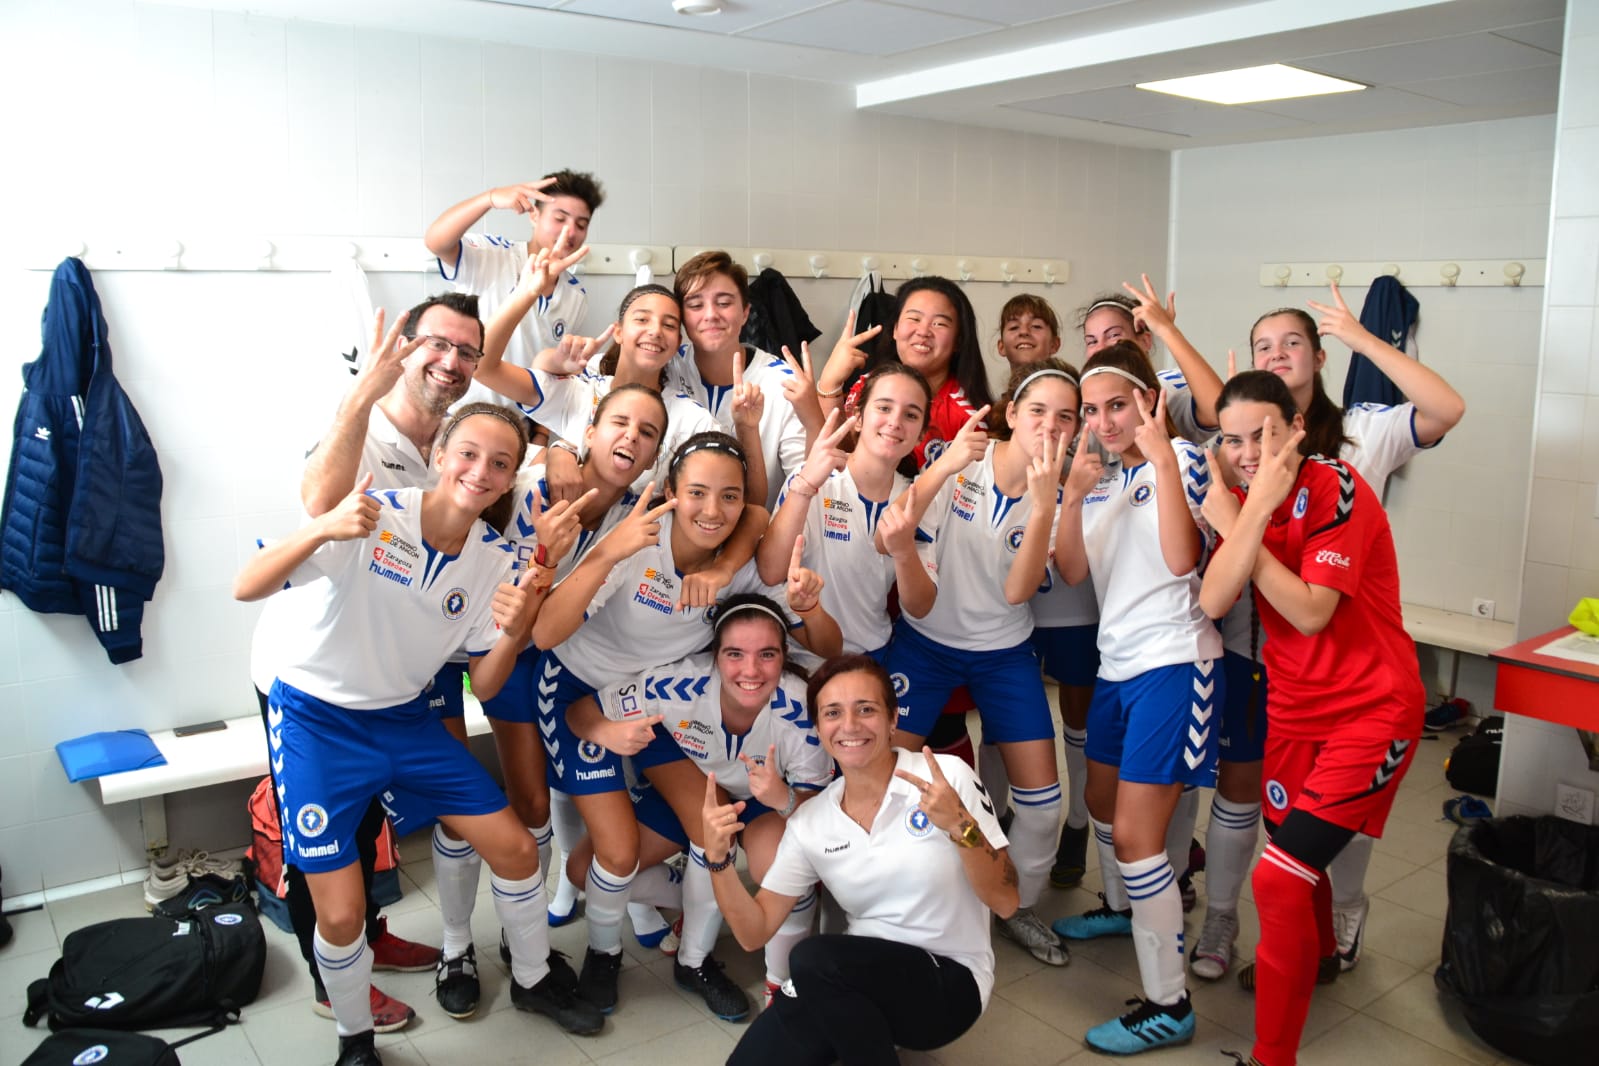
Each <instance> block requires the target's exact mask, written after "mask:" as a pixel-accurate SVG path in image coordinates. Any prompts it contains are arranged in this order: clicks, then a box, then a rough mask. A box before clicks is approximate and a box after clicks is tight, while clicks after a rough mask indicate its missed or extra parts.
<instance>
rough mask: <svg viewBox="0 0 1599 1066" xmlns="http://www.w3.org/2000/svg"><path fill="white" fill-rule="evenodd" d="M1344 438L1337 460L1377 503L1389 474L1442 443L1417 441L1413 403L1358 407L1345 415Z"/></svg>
mask: <svg viewBox="0 0 1599 1066" xmlns="http://www.w3.org/2000/svg"><path fill="white" fill-rule="evenodd" d="M1344 436H1346V437H1348V438H1349V443H1348V444H1345V445H1344V446H1343V447H1342V448H1340V449H1338V458H1340V459H1342V460H1343V461H1344V462H1346V463H1348V464H1349V465H1350V466H1352V467H1354V468H1355V472H1356V473H1358V474H1359V475H1360V476H1361V477H1362V478H1364V479H1365V480H1366V484H1368V485H1370V486H1371V491H1373V492H1375V493H1376V494H1377V498H1378V499H1379V500H1380V499H1382V498H1383V493H1384V491H1385V490H1386V489H1387V487H1388V477H1389V475H1390V474H1392V473H1393V472H1394V471H1395V470H1398V469H1399V468H1400V467H1402V466H1404V465H1405V464H1406V463H1408V462H1410V460H1411V459H1412V458H1414V457H1415V456H1416V455H1417V454H1418V453H1420V452H1423V451H1426V450H1427V449H1428V448H1433V447H1436V446H1437V445H1438V444H1440V443H1441V442H1442V440H1443V438H1442V437H1440V438H1439V439H1438V440H1435V441H1433V442H1432V443H1431V444H1426V445H1424V444H1421V443H1420V442H1418V441H1417V440H1416V405H1415V404H1413V403H1402V404H1399V405H1398V406H1395V407H1389V406H1388V405H1386V404H1380V403H1357V404H1355V405H1354V406H1352V407H1349V408H1348V409H1346V410H1345V411H1344Z"/></svg>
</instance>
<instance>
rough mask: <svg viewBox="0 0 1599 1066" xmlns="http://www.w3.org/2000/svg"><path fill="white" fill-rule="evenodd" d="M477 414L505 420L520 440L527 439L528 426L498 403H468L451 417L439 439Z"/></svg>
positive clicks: (445, 436) (442, 438)
mask: <svg viewBox="0 0 1599 1066" xmlns="http://www.w3.org/2000/svg"><path fill="white" fill-rule="evenodd" d="M477 415H488V416H489V417H491V418H498V419H499V420H500V421H501V422H504V423H505V424H506V425H508V426H510V427H511V428H512V429H514V430H516V435H517V438H518V439H519V440H525V439H526V433H527V429H526V427H525V426H523V425H522V423H521V421H520V420H519V419H518V418H517V416H516V415H514V414H512V413H511V411H510V409H509V408H506V407H501V406H500V405H499V404H497V403H473V404H467V405H466V406H465V407H463V408H461V410H459V411H457V412H456V413H455V415H454V417H452V418H451V419H450V422H449V424H448V425H447V426H445V427H444V432H442V433H440V434H439V439H440V440H444V439H445V438H447V437H448V436H449V435H450V434H451V433H453V432H455V427H456V426H458V425H460V424H461V423H462V422H465V421H466V420H467V419H468V418H473V417H475V416H477Z"/></svg>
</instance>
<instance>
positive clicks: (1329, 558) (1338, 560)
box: [1316, 551, 1349, 570]
mask: <svg viewBox="0 0 1599 1066" xmlns="http://www.w3.org/2000/svg"><path fill="white" fill-rule="evenodd" d="M1316 561H1317V562H1318V563H1321V564H1322V565H1323V566H1336V567H1338V568H1339V569H1341V570H1348V569H1349V556H1347V555H1339V554H1338V553H1337V552H1334V551H1319V552H1317V553H1316Z"/></svg>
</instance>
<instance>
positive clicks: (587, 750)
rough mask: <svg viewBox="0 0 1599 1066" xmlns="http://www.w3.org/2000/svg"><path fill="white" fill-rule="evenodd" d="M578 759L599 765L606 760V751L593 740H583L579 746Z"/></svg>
mask: <svg viewBox="0 0 1599 1066" xmlns="http://www.w3.org/2000/svg"><path fill="white" fill-rule="evenodd" d="M577 757H578V758H579V759H582V760H583V761H584V762H586V763H590V764H593V763H597V762H599V761H600V760H601V759H603V758H605V749H604V748H602V747H600V746H599V745H598V744H596V743H594V742H593V741H592V740H582V741H579V742H578V745H577Z"/></svg>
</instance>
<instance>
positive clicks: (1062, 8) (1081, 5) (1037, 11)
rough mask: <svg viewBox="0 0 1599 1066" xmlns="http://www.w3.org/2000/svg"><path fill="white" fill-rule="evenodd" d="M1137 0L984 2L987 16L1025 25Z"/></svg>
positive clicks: (949, 4) (960, 1)
mask: <svg viewBox="0 0 1599 1066" xmlns="http://www.w3.org/2000/svg"><path fill="white" fill-rule="evenodd" d="M890 2H891V3H893V4H894V5H895V6H896V7H912V8H916V9H918V10H921V11H938V12H942V13H943V14H946V15H971V14H972V13H973V10H974V9H975V8H978V7H979V5H977V4H974V3H973V2H972V0H890ZM1137 6H1138V3H1137V0H986V2H985V3H983V4H982V5H981V14H982V16H983V18H985V19H987V20H989V21H990V22H999V23H1003V24H1004V25H1006V26H1021V25H1024V24H1026V23H1029V22H1039V21H1041V20H1043V19H1050V18H1059V17H1061V16H1062V15H1075V14H1077V13H1078V12H1079V11H1089V10H1094V9H1097V8H1106V7H1129V8H1136V7H1137Z"/></svg>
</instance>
